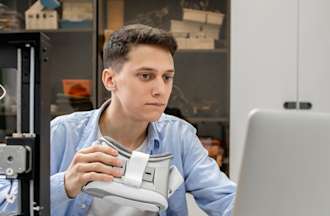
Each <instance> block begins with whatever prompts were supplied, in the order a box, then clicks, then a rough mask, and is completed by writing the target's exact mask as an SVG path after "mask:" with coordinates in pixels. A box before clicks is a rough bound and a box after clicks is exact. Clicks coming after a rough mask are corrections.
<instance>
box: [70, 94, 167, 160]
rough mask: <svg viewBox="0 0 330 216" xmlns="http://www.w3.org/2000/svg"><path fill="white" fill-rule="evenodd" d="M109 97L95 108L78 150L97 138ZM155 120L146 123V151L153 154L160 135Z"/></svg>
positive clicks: (157, 147) (158, 145)
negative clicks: (100, 121)
mask: <svg viewBox="0 0 330 216" xmlns="http://www.w3.org/2000/svg"><path fill="white" fill-rule="evenodd" d="M110 102H111V99H109V100H107V101H105V102H104V103H103V104H102V105H101V107H100V108H99V109H96V110H95V111H94V112H93V113H92V115H91V118H90V121H88V123H87V125H86V127H85V129H84V132H83V134H82V138H81V140H80V143H79V145H78V146H77V148H76V150H77V151H78V150H80V149H81V148H84V147H87V146H90V143H93V142H94V141H95V140H96V139H97V133H98V130H99V120H100V117H101V114H102V112H103V111H104V110H105V109H106V108H107V107H108V106H109V104H110ZM157 122H158V121H155V122H150V124H149V125H148V146H147V151H148V153H150V154H154V153H156V152H157V150H158V149H159V147H160V140H161V136H160V133H159V130H158V127H157Z"/></svg>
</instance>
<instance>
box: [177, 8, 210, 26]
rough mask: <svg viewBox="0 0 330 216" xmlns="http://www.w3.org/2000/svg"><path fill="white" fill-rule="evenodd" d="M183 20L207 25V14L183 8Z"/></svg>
mask: <svg viewBox="0 0 330 216" xmlns="http://www.w3.org/2000/svg"><path fill="white" fill-rule="evenodd" d="M183 20H188V21H195V22H200V23H206V12H205V11H202V10H195V9H189V8H183Z"/></svg>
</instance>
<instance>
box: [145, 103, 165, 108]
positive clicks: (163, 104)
mask: <svg viewBox="0 0 330 216" xmlns="http://www.w3.org/2000/svg"><path fill="white" fill-rule="evenodd" d="M146 105H148V106H157V107H162V106H165V103H159V102H154V103H146Z"/></svg>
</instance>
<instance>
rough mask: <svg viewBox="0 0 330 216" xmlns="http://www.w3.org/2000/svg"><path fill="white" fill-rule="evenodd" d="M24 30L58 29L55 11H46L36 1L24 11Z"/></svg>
mask: <svg viewBox="0 0 330 216" xmlns="http://www.w3.org/2000/svg"><path fill="white" fill-rule="evenodd" d="M25 28H26V29H58V15H57V12H56V11H55V10H50V9H46V8H45V7H44V6H43V5H42V4H41V2H40V0H39V1H36V2H35V3H34V4H33V5H32V6H31V7H30V8H29V9H28V10H27V11H25Z"/></svg>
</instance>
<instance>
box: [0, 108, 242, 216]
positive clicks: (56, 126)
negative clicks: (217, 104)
mask: <svg viewBox="0 0 330 216" xmlns="http://www.w3.org/2000/svg"><path fill="white" fill-rule="evenodd" d="M108 103H109V102H107V103H105V104H104V105H103V106H102V107H101V108H99V109H96V110H92V111H87V112H76V113H73V114H70V115H65V116H60V117H57V118H56V119H54V120H53V121H52V122H51V213H52V215H53V216H62V215H68V216H80V215H81V216H86V215H87V213H88V210H89V208H90V206H91V204H92V201H93V198H92V197H91V196H89V195H88V194H85V193H80V194H79V195H78V196H77V197H76V198H75V199H70V198H68V196H67V194H66V192H65V190H64V171H65V170H66V169H67V168H68V167H69V165H70V163H71V160H72V159H73V156H74V155H75V153H76V152H77V151H79V150H80V149H82V148H85V147H88V146H90V145H91V144H92V143H93V142H94V141H95V140H96V139H97V136H98V128H99V127H98V122H99V118H100V115H101V113H102V111H103V110H104V109H105V107H106V106H107V104H108ZM147 140H148V142H147V146H146V148H145V153H149V154H160V153H164V152H170V153H171V154H172V155H173V159H172V162H171V163H172V165H175V166H176V167H177V168H178V170H179V171H180V173H181V175H182V176H183V177H184V184H182V185H181V186H180V187H179V188H178V189H177V191H176V192H175V193H174V194H173V195H172V196H171V197H170V198H169V200H168V204H169V207H168V209H167V210H166V212H161V213H160V215H161V216H164V215H169V216H175V215H180V216H184V215H188V212H187V203H186V193H187V192H188V193H191V194H192V195H193V196H194V198H195V199H196V201H197V204H198V205H199V206H200V207H201V208H202V209H203V210H204V211H205V212H206V213H207V214H208V215H211V216H215V215H217V216H229V215H231V212H232V208H233V202H234V197H235V190H236V185H235V184H234V183H233V182H232V181H230V180H229V179H228V178H227V177H226V175H225V174H223V173H222V172H221V171H220V170H219V168H218V165H217V164H216V162H215V161H214V160H213V159H211V158H210V157H208V152H207V150H206V149H205V148H204V147H203V146H202V145H201V143H200V141H199V139H198V137H197V136H196V129H195V128H194V127H193V126H191V125H190V124H189V123H187V122H185V121H184V120H181V119H179V118H176V117H174V116H170V115H166V114H163V115H162V116H161V118H160V119H159V120H158V121H156V122H152V123H150V124H149V126H148V137H147ZM8 188H9V184H8V181H6V180H1V179H0V203H1V202H2V200H3V198H4V196H5V194H6V193H7V192H8ZM6 207H7V208H8V209H12V208H13V206H11V205H7V206H6ZM0 212H3V209H2V206H0Z"/></svg>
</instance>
